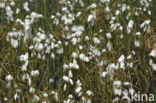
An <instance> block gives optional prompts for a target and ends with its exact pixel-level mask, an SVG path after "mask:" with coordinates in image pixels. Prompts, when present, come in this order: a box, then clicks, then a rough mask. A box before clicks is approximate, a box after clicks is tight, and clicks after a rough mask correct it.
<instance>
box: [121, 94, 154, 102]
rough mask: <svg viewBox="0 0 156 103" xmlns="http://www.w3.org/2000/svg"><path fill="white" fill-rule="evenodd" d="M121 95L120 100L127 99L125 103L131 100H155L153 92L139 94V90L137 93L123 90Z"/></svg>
mask: <svg viewBox="0 0 156 103" xmlns="http://www.w3.org/2000/svg"><path fill="white" fill-rule="evenodd" d="M123 95H124V96H123V97H122V101H127V103H131V102H134V101H135V102H143V101H146V102H153V101H154V100H155V97H154V94H141V93H140V92H138V93H131V94H128V93H127V92H123Z"/></svg>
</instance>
